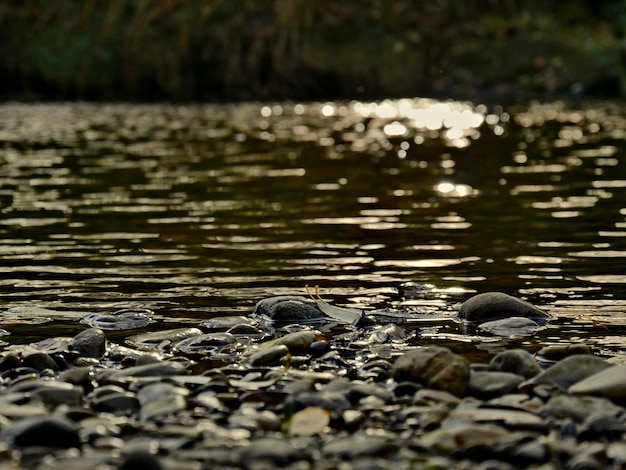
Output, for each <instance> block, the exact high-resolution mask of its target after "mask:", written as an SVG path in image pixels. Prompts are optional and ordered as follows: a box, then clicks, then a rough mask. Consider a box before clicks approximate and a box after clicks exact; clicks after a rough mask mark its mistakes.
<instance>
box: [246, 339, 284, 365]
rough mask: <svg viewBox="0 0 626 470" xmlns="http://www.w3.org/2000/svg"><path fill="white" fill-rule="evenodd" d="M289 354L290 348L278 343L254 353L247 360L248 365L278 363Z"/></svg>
mask: <svg viewBox="0 0 626 470" xmlns="http://www.w3.org/2000/svg"><path fill="white" fill-rule="evenodd" d="M287 355H289V348H288V347H287V346H285V345H284V344H277V345H275V346H271V347H269V348H265V349H261V350H260V351H257V352H255V353H254V354H252V355H251V356H250V357H249V358H248V359H247V360H246V365H247V366H248V367H258V366H272V365H278V364H279V363H280V361H281V360H283V359H284V358H285V357H287Z"/></svg>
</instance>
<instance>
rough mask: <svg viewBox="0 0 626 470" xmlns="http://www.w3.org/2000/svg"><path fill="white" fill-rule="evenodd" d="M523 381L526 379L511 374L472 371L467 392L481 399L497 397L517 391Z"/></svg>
mask: <svg viewBox="0 0 626 470" xmlns="http://www.w3.org/2000/svg"><path fill="white" fill-rule="evenodd" d="M523 381H524V377H522V376H521V375H517V374H513V373H511V372H497V371H481V372H476V371H472V373H471V375H470V381H469V385H468V388H467V392H468V393H470V394H472V395H475V396H478V397H481V398H490V397H496V396H500V395H504V394H506V393H512V392H514V391H516V390H517V387H518V385H519V384H520V383H522V382H523Z"/></svg>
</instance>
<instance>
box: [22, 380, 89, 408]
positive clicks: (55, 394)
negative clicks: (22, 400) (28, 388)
mask: <svg viewBox="0 0 626 470" xmlns="http://www.w3.org/2000/svg"><path fill="white" fill-rule="evenodd" d="M56 383H63V382H56ZM67 385H69V387H67V388H65V387H63V388H60V387H59V388H57V387H53V388H40V389H38V390H35V391H33V392H31V397H32V398H34V399H36V400H40V401H41V402H42V403H44V404H45V405H46V406H48V407H50V408H56V407H57V406H59V405H68V406H78V405H80V404H81V403H82V402H83V388H82V387H79V386H72V385H70V384H67Z"/></svg>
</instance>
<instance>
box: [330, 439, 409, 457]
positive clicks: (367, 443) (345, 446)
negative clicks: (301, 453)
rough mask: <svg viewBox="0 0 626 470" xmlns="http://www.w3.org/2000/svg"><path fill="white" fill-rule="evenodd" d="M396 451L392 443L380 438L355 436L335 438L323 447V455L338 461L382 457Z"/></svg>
mask: <svg viewBox="0 0 626 470" xmlns="http://www.w3.org/2000/svg"><path fill="white" fill-rule="evenodd" d="M396 449H397V446H395V445H394V444H393V443H392V442H390V441H389V440H388V439H385V438H382V437H371V436H364V435H359V434H356V435H354V436H349V437H340V438H336V439H334V440H332V441H330V442H328V443H327V444H326V445H324V448H323V450H322V451H323V453H324V455H327V456H335V457H338V458H340V459H346V460H356V459H358V458H360V457H379V456H384V455H386V454H388V453H390V452H393V451H395V450H396Z"/></svg>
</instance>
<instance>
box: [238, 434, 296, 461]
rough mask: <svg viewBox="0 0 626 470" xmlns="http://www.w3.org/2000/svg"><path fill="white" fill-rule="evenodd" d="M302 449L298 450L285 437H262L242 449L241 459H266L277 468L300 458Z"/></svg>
mask: <svg viewBox="0 0 626 470" xmlns="http://www.w3.org/2000/svg"><path fill="white" fill-rule="evenodd" d="M300 455H301V451H298V450H296V449H295V448H294V447H293V446H292V445H291V444H289V442H288V441H286V440H285V439H278V438H276V439H274V438H269V437H266V438H260V439H256V440H254V441H252V442H251V443H250V445H249V446H247V447H244V448H242V449H241V453H240V456H241V461H242V462H247V463H253V462H256V463H257V464H258V463H260V462H261V461H266V462H267V463H268V464H269V463H271V464H273V465H275V466H274V467H267V468H277V467H281V466H286V465H288V464H290V463H291V462H294V461H295V460H298V458H299V457H300Z"/></svg>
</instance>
